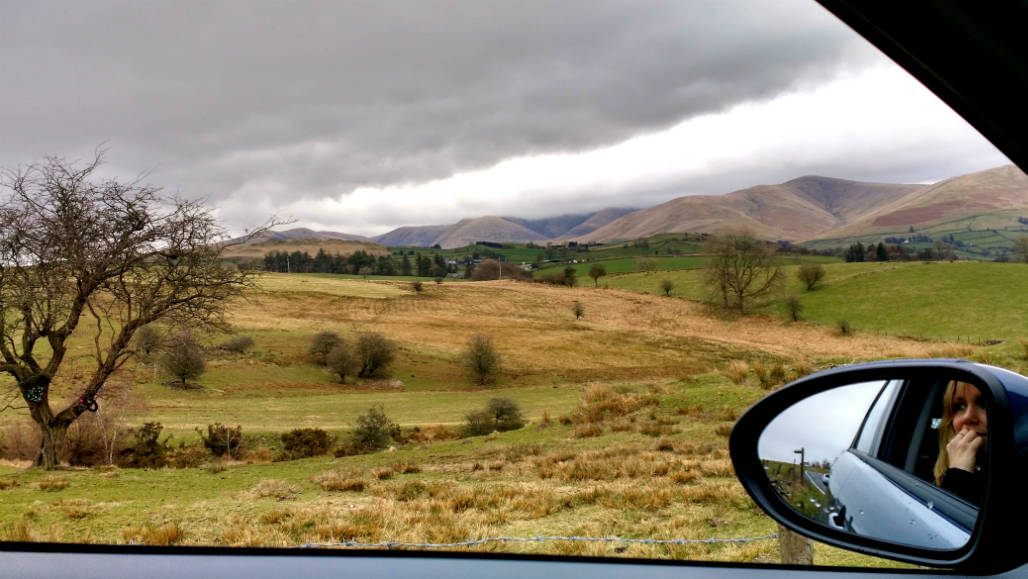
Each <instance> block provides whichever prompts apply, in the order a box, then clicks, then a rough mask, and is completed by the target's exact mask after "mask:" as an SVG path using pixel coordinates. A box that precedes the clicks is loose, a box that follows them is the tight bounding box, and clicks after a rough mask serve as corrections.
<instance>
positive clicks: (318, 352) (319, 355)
mask: <svg viewBox="0 0 1028 579" xmlns="http://www.w3.org/2000/svg"><path fill="white" fill-rule="evenodd" d="M342 343H343V339H342V338H340V337H339V334H337V333H335V332H318V333H317V334H314V337H313V338H311V345H310V347H309V348H308V349H307V356H308V357H309V358H310V360H311V361H312V362H314V363H315V364H317V365H319V366H324V365H325V364H326V363H327V356H328V353H329V352H331V351H332V350H333V349H334V348H335V347H336V346H339V345H341V344H342Z"/></svg>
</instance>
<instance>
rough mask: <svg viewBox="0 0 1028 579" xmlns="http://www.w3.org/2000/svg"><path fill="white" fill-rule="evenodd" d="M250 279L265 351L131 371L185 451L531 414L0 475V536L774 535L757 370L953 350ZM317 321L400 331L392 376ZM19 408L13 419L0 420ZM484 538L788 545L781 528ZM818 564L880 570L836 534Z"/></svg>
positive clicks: (554, 303) (556, 549)
mask: <svg viewBox="0 0 1028 579" xmlns="http://www.w3.org/2000/svg"><path fill="white" fill-rule="evenodd" d="M921 267H924V266H921ZM665 273H666V274H678V275H684V274H691V273H692V272H688V271H686V272H660V274H665ZM657 275H659V274H657ZM608 277H609V278H611V279H612V280H613V279H623V278H631V277H632V276H608ZM635 277H641V278H644V279H645V276H635ZM651 277H652V276H651ZM656 279H657V280H658V283H659V279H660V277H656ZM829 279H831V278H829ZM260 285H261V290H260V291H257V292H254V293H253V294H252V295H250V296H248V299H245V300H239V301H238V302H235V303H233V304H232V306H231V308H230V312H229V316H228V317H229V321H230V322H231V323H232V325H233V326H234V328H235V330H236V331H237V332H239V333H241V334H245V335H250V336H252V337H253V338H254V340H255V346H254V348H253V349H252V350H250V351H249V352H247V353H245V354H220V355H217V356H215V357H214V358H213V359H212V360H211V361H210V363H209V368H208V372H207V373H206V374H205V375H204V376H203V377H202V378H201V379H200V380H199V382H200V383H202V384H203V385H204V386H206V387H207V389H206V390H203V391H180V390H175V389H171V388H169V387H167V386H166V385H165V384H164V383H165V381H166V379H165V378H164V377H162V376H161V375H160V373H159V372H155V371H154V369H153V367H152V366H150V365H147V364H137V365H134V366H132V367H129V368H127V369H126V370H125V372H124V373H123V374H122V375H120V376H118V378H117V381H119V382H120V383H123V384H127V385H134V387H135V389H136V390H137V391H138V392H139V393H141V394H142V395H143V396H144V397H145V399H146V402H147V405H148V408H149V409H148V410H147V411H145V412H141V413H138V414H136V415H134V416H132V417H131V422H133V423H136V424H138V423H141V422H144V421H149V420H157V421H160V422H162V423H163V424H164V426H165V428H166V432H168V433H170V434H171V435H173V436H174V437H175V438H177V439H180V440H187V439H189V438H190V437H192V436H195V435H194V434H192V429H193V427H194V426H202V425H205V424H208V423H210V422H222V423H226V424H241V425H242V426H243V431H244V433H246V434H249V435H262V436H263V438H262V440H263V441H264V443H267V444H273V442H274V437H275V435H277V434H278V433H280V432H282V431H283V430H286V429H289V428H295V427H301V426H319V427H322V428H325V429H327V430H329V431H331V432H332V433H333V434H337V435H342V434H344V430H345V429H347V428H349V427H350V426H351V425H352V423H353V419H354V417H355V416H356V415H357V414H358V413H360V412H363V411H364V410H366V409H367V407H369V406H370V405H372V404H376V403H380V404H382V405H383V407H384V409H385V410H386V412H387V413H388V414H389V416H390V417H391V418H392V419H393V420H395V421H396V422H398V423H400V424H401V425H402V426H403V427H405V428H408V429H409V428H411V427H414V426H418V427H427V426H434V425H450V426H451V427H455V426H456V425H458V424H459V423H460V422H461V421H462V420H463V417H464V415H465V414H466V413H467V412H468V411H469V410H473V409H478V408H481V407H482V405H484V403H485V402H486V401H487V400H488V399H489V398H490V397H493V396H504V397H509V398H512V399H514V400H516V401H518V402H519V403H520V405H521V406H522V409H523V410H524V413H525V415H526V418H527V419H528V420H529V424H528V426H526V427H525V428H522V429H520V430H516V431H511V432H507V433H503V434H493V435H489V436H485V437H476V438H469V439H464V440H455V441H440V442H428V441H426V442H422V443H412V444H408V445H403V446H400V447H399V448H397V449H396V450H395V451H391V452H390V451H384V452H379V453H375V454H371V455H364V456H356V457H345V458H324V457H323V458H313V459H304V460H297V461H288V462H268V456H269V455H270V453H269V452H267V451H265V452H264V453H263V454H262V453H256V454H253V455H251V456H249V457H247V458H246V459H245V460H243V461H240V462H238V463H232V464H229V465H218V464H210V465H208V466H205V467H203V468H187V469H181V470H171V469H163V470H150V471H148V470H137V469H122V470H118V469H95V470H70V471H61V472H57V473H43V472H37V471H25V470H23V466H24V465H22V464H0V538H3V539H8V540H63V541H90V542H100V543H125V542H129V541H142V542H146V543H151V544H165V543H166V544H227V545H296V544H302V543H306V542H329V543H330V542H337V541H345V540H349V539H355V540H360V541H366V542H373V541H380V540H393V541H411V542H425V541H429V542H448V541H457V540H467V539H478V538H482V537H488V536H522V537H523V536H534V535H585V536H608V535H610V536H621V537H639V538H643V537H649V538H710V537H722V538H727V537H753V536H763V535H766V534H769V533H773V532H775V530H776V526H775V524H774V523H773V522H772V521H771V520H770V519H769V518H767V517H765V516H764V515H762V514H760V513H759V512H758V509H757V508H756V507H755V506H754V505H753V504H752V503H751V502H750V501H749V499H748V498H747V497H746V496H745V493H744V492H743V490H742V488H741V487H740V486H739V485H738V483H737V482H736V481H735V478H734V475H733V473H732V469H731V465H730V462H729V459H728V454H727V438H726V435H727V433H728V431H729V430H730V428H731V424H732V423H733V421H734V420H735V418H736V417H737V416H738V415H739V414H740V413H741V412H742V411H743V410H745V408H747V407H748V406H749V405H751V404H752V403H753V402H754V401H756V400H757V399H759V398H760V397H761V396H762V395H763V394H764V393H765V390H763V389H762V388H761V387H760V382H759V381H758V377H757V374H756V371H755V370H754V369H752V368H753V367H756V366H757V365H758V363H759V365H764V366H780V367H781V368H782V369H783V373H784V374H785V375H786V377H792V376H796V375H799V374H804V373H806V372H809V371H812V370H815V369H819V368H822V367H827V366H829V365H834V364H839V363H846V362H852V361H856V360H863V359H877V358H888V357H920V356H933V355H949V354H950V352H952V346H949V345H946V344H939V343H934V342H925V341H917V340H910V339H902V338H895V337H889V336H872V335H866V334H863V333H861V334H858V335H857V336H855V337H852V338H841V337H838V336H837V335H836V334H835V332H834V331H833V330H832V329H831V328H826V327H824V326H821V325H818V324H805V323H801V324H787V323H784V322H782V321H781V320H780V319H778V318H775V317H770V316H761V315H756V316H750V317H745V318H727V317H719V316H713V315H711V312H710V311H708V310H707V309H706V307H705V306H703V305H701V304H698V303H695V302H692V301H688V300H681V299H667V298H664V297H662V296H656V295H649V294H640V293H635V292H632V291H624V290H619V289H602V288H592V287H580V288H570V289H569V288H559V287H550V286H545V285H541V284H531V283H517V282H511V281H504V282H479V283H464V284H442V285H436V284H426V287H425V288H424V291H423V292H421V293H415V292H413V291H411V290H410V288H409V284H407V283H390V282H383V281H361V280H345V279H338V278H328V277H317V276H299V275H295V274H294V275H284V274H278V275H275V274H269V275H266V276H264V277H263V278H262V279H261V282H260ZM611 285H612V286H613V285H614V284H613V283H612V284H611ZM819 291H822V290H819ZM824 291H828V289H827V288H826V289H825V290H824ZM575 301H578V302H580V303H581V304H582V305H583V306H584V308H585V315H584V317H583V319H581V320H576V319H575V317H574V314H573V313H572V304H573V303H574V302H575ZM320 330H333V331H336V332H338V333H340V334H341V335H342V336H344V338H345V339H348V340H351V341H352V340H353V339H354V338H355V337H356V336H357V335H358V334H359V333H360V332H364V331H377V332H381V333H383V334H385V335H386V336H388V337H389V338H390V339H391V340H394V341H395V342H396V344H397V359H396V362H395V364H394V367H393V372H392V376H391V377H390V378H389V379H383V380H367V381H364V380H362V381H356V382H354V381H350V382H349V383H347V384H339V383H338V381H337V380H335V379H333V378H332V377H331V376H330V375H329V374H328V372H327V371H326V370H324V369H322V368H319V367H317V366H314V365H312V364H309V363H307V362H306V361H305V352H306V349H307V346H308V343H309V340H310V337H311V336H312V335H313V334H314V333H315V332H317V331H320ZM475 333H486V334H489V335H491V336H493V339H494V341H495V344H496V346H497V348H498V349H499V351H500V354H501V356H502V358H503V362H502V372H501V375H500V377H499V379H498V382H497V384H496V385H494V386H490V387H478V386H473V385H472V384H471V381H470V380H469V378H468V377H467V376H466V375H465V374H464V372H463V370H462V369H461V366H460V363H459V358H460V353H461V351H462V349H463V348H464V346H465V344H466V342H467V340H468V338H469V337H470V336H471V335H473V334H475ZM222 339H224V338H223V337H220V336H217V337H215V336H212V337H211V338H210V341H211V342H212V343H217V342H218V341H219V340H222ZM88 347H89V344H88V338H83V339H82V341H81V342H76V343H75V344H74V350H73V352H72V356H71V358H70V360H71V361H70V363H69V365H68V367H67V368H65V369H63V370H62V372H61V373H60V374H59V375H58V376H57V377H56V378H55V389H56V390H55V394H56V397H60V396H69V395H72V393H73V392H74V385H75V383H76V380H77V379H80V378H81V375H82V373H83V372H84V371H85V368H86V362H87V361H88V360H87V358H86V355H87V354H88ZM969 351H972V352H973V349H970V347H969ZM101 404H103V401H101ZM19 419H23V417H22V416H19V415H18V414H16V413H12V412H10V411H8V412H5V413H0V425H3V424H5V423H10V422H12V421H16V420H19ZM480 549H483V550H493V549H502V550H505V551H510V550H514V551H530V552H545V553H555V554H575V555H608V556H615V555H616V556H642V557H661V558H687V559H719V560H733V561H752V560H756V561H776V560H777V558H778V554H777V545H776V544H775V543H774V542H773V541H758V542H754V543H748V544H744V545H692V546H681V547H679V546H675V547H671V548H667V547H659V546H647V545H627V546H624V548H623V549H622V546H619V545H611V544H582V543H543V544H534V543H527V544H517V545H499V544H497V545H488V546H485V547H480ZM816 557H817V562H819V563H825V564H857V565H860V564H873V565H881V564H887V563H886V562H883V561H878V560H874V559H870V558H865V557H858V556H855V555H852V554H848V553H845V552H842V551H838V550H835V549H829V548H827V547H824V546H818V548H817V551H816Z"/></svg>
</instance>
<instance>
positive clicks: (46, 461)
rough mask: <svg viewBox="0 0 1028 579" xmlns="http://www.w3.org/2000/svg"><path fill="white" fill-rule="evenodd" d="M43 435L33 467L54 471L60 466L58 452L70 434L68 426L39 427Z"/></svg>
mask: <svg viewBox="0 0 1028 579" xmlns="http://www.w3.org/2000/svg"><path fill="white" fill-rule="evenodd" d="M39 427H40V430H41V432H42V434H43V438H42V441H41V442H40V444H39V453H37V454H36V459H35V460H34V461H33V462H32V465H33V466H38V467H41V468H42V469H43V470H54V469H55V468H57V466H58V464H59V460H58V457H57V452H58V451H59V450H60V448H61V447H62V446H63V445H64V436H65V434H66V433H67V432H68V425H67V424H63V423H58V424H47V425H43V424H40V425H39Z"/></svg>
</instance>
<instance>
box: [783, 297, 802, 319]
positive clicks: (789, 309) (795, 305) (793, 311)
mask: <svg viewBox="0 0 1028 579" xmlns="http://www.w3.org/2000/svg"><path fill="white" fill-rule="evenodd" d="M785 311H786V313H788V314H789V319H790V320H792V321H794V322H798V321H800V320H801V319H803V318H802V314H803V302H801V301H800V298H799V297H797V296H789V297H788V298H787V299H786V300H785Z"/></svg>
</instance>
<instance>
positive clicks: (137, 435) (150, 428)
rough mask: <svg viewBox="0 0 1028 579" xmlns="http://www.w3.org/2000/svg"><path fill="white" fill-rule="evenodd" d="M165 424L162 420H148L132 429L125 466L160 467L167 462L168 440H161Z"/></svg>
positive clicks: (126, 451) (125, 453)
mask: <svg viewBox="0 0 1028 579" xmlns="http://www.w3.org/2000/svg"><path fill="white" fill-rule="evenodd" d="M163 429H164V426H162V425H161V423H160V422H147V423H146V424H144V425H142V426H140V427H139V428H136V429H135V430H133V431H132V439H131V441H130V442H129V447H128V448H127V449H126V450H125V452H124V455H125V460H124V462H125V466H132V467H136V468H160V467H162V466H164V465H165V464H166V463H167V460H166V458H165V455H166V454H167V452H168V441H167V440H163V441H162V440H161V439H160V436H161V431H162V430H163Z"/></svg>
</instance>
